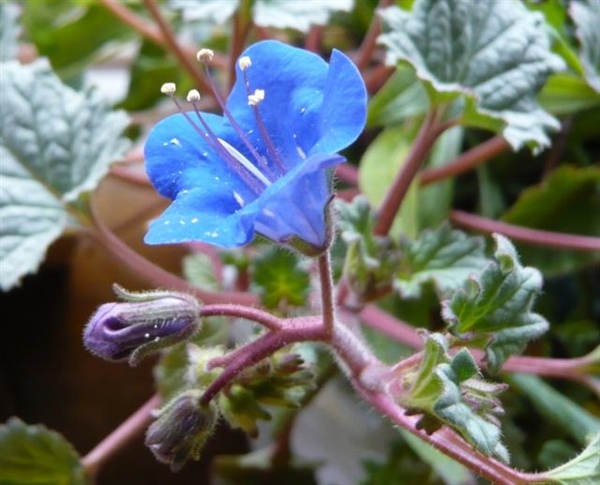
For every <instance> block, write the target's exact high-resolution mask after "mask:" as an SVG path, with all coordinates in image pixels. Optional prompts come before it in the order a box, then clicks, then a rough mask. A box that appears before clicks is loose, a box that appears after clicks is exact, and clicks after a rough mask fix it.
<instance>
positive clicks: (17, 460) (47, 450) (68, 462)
mask: <svg viewBox="0 0 600 485" xmlns="http://www.w3.org/2000/svg"><path fill="white" fill-rule="evenodd" d="M0 483H2V484H7V485H8V484H10V485H31V484H36V485H84V484H85V483H87V480H86V478H85V475H84V469H83V466H82V464H81V462H80V460H79V455H78V454H77V452H76V451H75V450H74V449H73V446H71V444H70V443H69V442H68V441H66V440H65V439H64V438H63V437H62V436H61V435H60V434H58V433H57V432H56V431H51V430H49V429H48V428H46V427H45V426H41V425H27V424H25V423H24V422H23V421H21V420H20V419H19V418H10V419H9V420H8V422H7V423H6V424H4V425H0Z"/></svg>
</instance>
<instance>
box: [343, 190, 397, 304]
mask: <svg viewBox="0 0 600 485" xmlns="http://www.w3.org/2000/svg"><path fill="white" fill-rule="evenodd" d="M336 212H337V214H338V218H337V223H338V226H339V228H340V230H341V238H342V240H343V241H344V242H345V243H346V244H347V246H348V250H347V251H346V260H345V263H344V277H345V279H346V281H347V282H348V284H349V285H350V288H351V289H352V292H353V298H354V299H355V300H356V301H355V303H356V304H357V305H360V304H362V303H364V302H367V301H370V300H373V299H376V298H377V297H378V296H381V295H382V294H384V293H386V292H387V291H389V288H390V286H391V284H392V277H393V274H394V271H395V269H396V267H397V265H398V259H399V253H398V248H397V247H396V245H395V244H394V243H393V241H392V240H391V239H390V238H389V237H380V236H375V235H374V234H373V226H374V224H375V213H374V211H373V209H372V208H371V206H370V205H369V203H368V202H367V200H366V198H365V197H364V196H358V197H355V198H354V200H353V201H352V202H351V203H346V202H342V201H337V204H336Z"/></svg>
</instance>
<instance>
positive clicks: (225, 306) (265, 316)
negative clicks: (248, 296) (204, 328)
mask: <svg viewBox="0 0 600 485" xmlns="http://www.w3.org/2000/svg"><path fill="white" fill-rule="evenodd" d="M200 316H202V317H213V316H219V317H236V318H245V319H246V320H250V321H253V322H256V323H260V324H261V325H262V326H263V327H265V328H268V329H269V330H272V331H276V330H282V329H283V325H284V324H283V321H282V320H281V319H280V318H277V317H276V316H274V315H271V314H270V313H267V312H265V311H262V310H260V309H258V308H254V307H249V306H245V305H235V304H230V303H222V304H212V305H205V306H203V307H202V309H201V310H200Z"/></svg>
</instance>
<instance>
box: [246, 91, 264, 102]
mask: <svg viewBox="0 0 600 485" xmlns="http://www.w3.org/2000/svg"><path fill="white" fill-rule="evenodd" d="M264 99H265V90H264V89H256V90H254V94H250V95H248V105H249V106H257V105H258V104H259V103H260V102H261V101H263V100H264Z"/></svg>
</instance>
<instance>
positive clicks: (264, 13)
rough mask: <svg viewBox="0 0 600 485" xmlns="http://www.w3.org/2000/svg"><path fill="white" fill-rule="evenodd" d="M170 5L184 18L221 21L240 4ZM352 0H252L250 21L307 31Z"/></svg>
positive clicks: (188, 0) (182, 0)
mask: <svg viewBox="0 0 600 485" xmlns="http://www.w3.org/2000/svg"><path fill="white" fill-rule="evenodd" d="M169 5H170V6H171V8H173V9H175V10H179V11H181V13H182V15H183V18H184V20H186V21H203V22H205V21H213V22H215V23H217V24H221V25H222V24H224V23H225V22H227V21H228V20H229V18H231V16H232V15H233V14H234V12H235V11H236V9H237V8H238V7H239V5H240V0H171V1H170V2H169ZM353 7H354V0H328V1H327V2H324V1H322V0H303V1H291V0H256V1H255V2H254V5H253V13H252V16H253V21H254V23H255V24H256V25H259V26H261V27H276V28H279V29H295V30H299V31H300V32H308V30H309V29H310V27H311V26H312V25H325V24H327V22H328V21H329V18H330V17H331V14H332V13H333V12H348V11H350V10H352V8H353Z"/></svg>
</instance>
